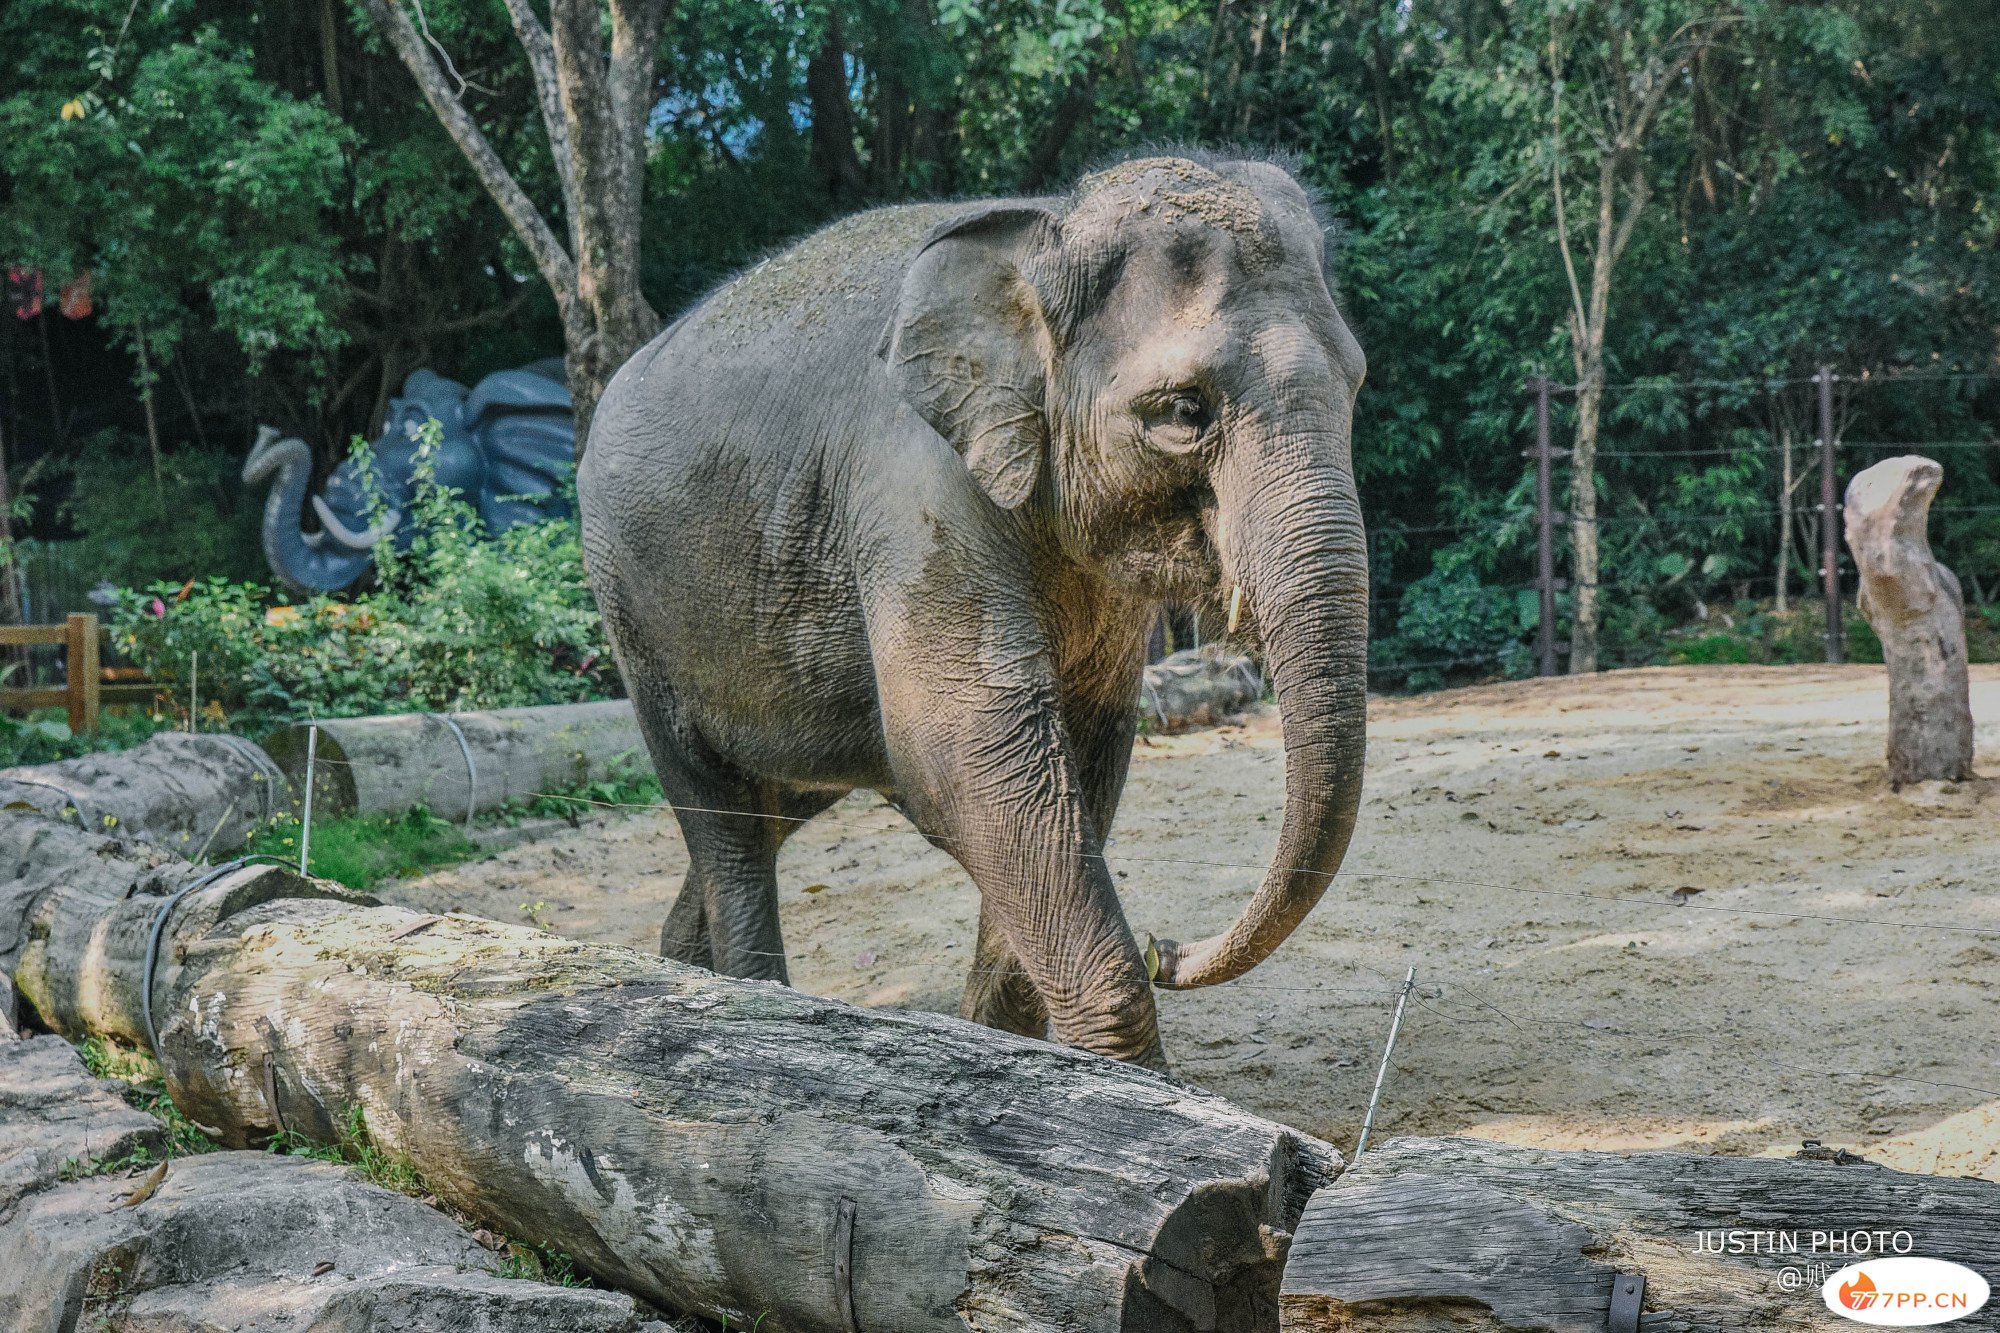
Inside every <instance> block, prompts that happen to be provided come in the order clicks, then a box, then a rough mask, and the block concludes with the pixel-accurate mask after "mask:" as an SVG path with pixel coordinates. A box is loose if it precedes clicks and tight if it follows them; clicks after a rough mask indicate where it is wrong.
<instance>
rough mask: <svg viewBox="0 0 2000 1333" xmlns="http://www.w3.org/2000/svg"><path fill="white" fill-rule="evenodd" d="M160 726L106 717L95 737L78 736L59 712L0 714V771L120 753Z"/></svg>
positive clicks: (149, 720)
mask: <svg viewBox="0 0 2000 1333" xmlns="http://www.w3.org/2000/svg"><path fill="white" fill-rule="evenodd" d="M163 725H165V723H164V721H163V720H162V719H159V718H153V717H148V716H146V715H144V714H131V713H106V714H104V716H103V718H102V719H101V720H100V723H99V725H98V729H97V730H96V731H95V732H94V733H92V734H90V735H88V736H78V735H75V734H73V733H72V732H71V731H70V729H69V723H68V721H66V720H65V718H64V714H63V712H62V710H61V709H55V708H49V709H42V710H40V711H38V712H36V713H33V714H30V715H29V716H28V717H26V718H17V717H8V716H7V715H6V714H4V713H0V768H12V767H13V766H14V765H16V764H52V763H55V762H56V761H57V760H61V759H74V758H76V757H77V756H78V755H84V754H92V753H94V752H96V751H99V750H123V749H126V748H128V747H130V746H134V745H137V744H139V743H140V742H141V741H143V740H145V739H146V738H147V737H148V736H151V735H152V734H153V733H154V732H155V731H158V730H159V729H160V728H161V727H162V726H163Z"/></svg>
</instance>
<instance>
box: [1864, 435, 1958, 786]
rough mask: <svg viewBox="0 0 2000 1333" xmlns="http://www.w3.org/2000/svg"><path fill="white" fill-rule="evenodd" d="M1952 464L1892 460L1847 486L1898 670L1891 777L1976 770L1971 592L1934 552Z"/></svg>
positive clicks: (1868, 611)
mask: <svg viewBox="0 0 2000 1333" xmlns="http://www.w3.org/2000/svg"><path fill="white" fill-rule="evenodd" d="M1943 480H1944V469H1943V468H1942V467H1940V466H1939V465H1938V464H1936V463H1934V462H1932V461H1931V460H1930V459H1928V458H1920V457H1918V456H1916V455H1914V454H1905V455H1903V456H1902V457H1900V458H1888V459H1884V460H1883V461H1882V462H1880V463H1877V464H1875V466H1873V467H1871V468H1868V469H1867V470H1866V471H1864V472H1861V473H1859V474H1857V475H1856V476H1855V478H1854V479H1853V480H1852V481H1850V482H1848V483H1847V502H1846V506H1845V509H1844V511H1843V512H1844V513H1845V515H1846V522H1847V547H1848V549H1849V550H1850V551H1852V552H1853V553H1854V565H1855V568H1856V569H1858V570H1859V571H1860V573H1861V599H1860V604H1861V614H1862V615H1863V616H1866V617H1867V619H1868V623H1869V625H1870V626H1872V627H1873V628H1874V630H1875V634H1876V637H1877V638H1879V639H1881V640H1882V660H1883V661H1884V662H1885V663H1886V664H1887V665H1888V668H1889V784H1890V785H1891V786H1892V787H1901V786H1902V785H1903V784H1904V783H1906V782H1929V781H1933V780H1936V779H1939V778H1942V779H1944V780H1946V781H1948V782H1960V781H1963V780H1965V779H1967V778H1970V777H1972V776H1973V772H1972V701H1971V692H1970V691H1971V684H1970V681H1969V680H1968V678H1967V673H1966V666H1965V598H1964V596H1963V594H1961V593H1960V591H1959V587H1958V579H1957V578H1955V577H1954V576H1953V575H1952V572H1951V571H1950V570H1949V569H1946V568H1945V567H1944V566H1943V565H1941V564H1939V563H1938V562H1937V559H1936V558H1935V557H1934V556H1932V555H1931V544H1930V538H1929V536H1928V535H1927V533H1926V528H1927V526H1928V524H1929V521H1930V509H1931V500H1932V498H1933V497H1935V496H1936V495H1937V491H1938V485H1939V484H1940V483H1941V482H1942V481H1943Z"/></svg>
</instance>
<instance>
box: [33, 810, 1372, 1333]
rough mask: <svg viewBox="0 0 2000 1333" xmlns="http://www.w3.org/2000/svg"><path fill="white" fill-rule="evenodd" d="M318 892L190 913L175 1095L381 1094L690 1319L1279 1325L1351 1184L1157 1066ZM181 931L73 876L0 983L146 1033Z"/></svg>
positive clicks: (347, 1097)
mask: <svg viewBox="0 0 2000 1333" xmlns="http://www.w3.org/2000/svg"><path fill="white" fill-rule="evenodd" d="M58 832H59V833H61V834H62V835H63V836H64V837H65V838H67V839H70V840H73V841H74V842H75V843H77V844H82V843H84V842H86V841H88V840H86V839H84V838H83V836H82V835H80V834H77V833H74V832H73V831H68V830H58ZM5 841H6V836H5V829H4V827H0V848H4V844H5ZM100 850H101V849H97V848H90V847H86V846H82V845H78V846H76V847H75V848H74V849H73V855H74V858H75V859H76V860H77V861H79V862H84V861H89V860H91V859H94V858H97V857H98V853H99V851H100ZM43 859H44V861H47V860H50V859H53V858H52V856H51V855H46V854H45V856H44V858H43ZM152 873H155V874H157V872H152ZM288 874H289V872H285V871H282V870H280V869H278V868H275V867H273V868H257V867H252V868H246V869H244V870H241V871H238V872H235V873H234V874H233V875H231V876H226V877H225V878H223V879H221V880H218V881H217V882H215V883H214V884H212V885H210V886H208V887H205V888H202V889H199V890H197V891H194V892H192V893H190V894H189V895H188V897H187V898H186V899H185V900H184V901H183V902H182V904H181V905H180V907H178V908H177V909H176V911H175V912H174V913H173V916H172V917H171V919H170V920H169V922H168V924H167V927H166V929H165V931H164V933H163V962H162V966H161V968H160V970H159V976H158V978H157V979H156V990H157V1002H156V1017H157V1019H158V1026H159V1044H158V1048H157V1049H158V1053H159V1056H160V1059H161V1063H162V1064H163V1065H164V1067H165V1069H166V1074H167V1082H168V1087H169V1089H170V1091H171V1092H172V1094H173V1098H174V1101H175V1103H176V1104H177V1105H178V1106H179V1107H180V1108H181V1109H182V1110H183V1112H184V1113H186V1114H187V1115H188V1116H189V1117H190V1118H191V1119H193V1120H194V1121H195V1122H196V1123H197V1124H200V1125H201V1126H203V1127H204V1128H205V1129H206V1130H207V1131H208V1132H210V1133H211V1134H212V1135H214V1136H215V1137H217V1138H218V1139H220V1140H221V1141H223V1142H225V1143H228V1144H231V1145H250V1144H254V1143H256V1142H259V1141H261V1140H262V1139H264V1138H266V1137H268V1136H269V1135H270V1134H271V1133H273V1132H274V1131H276V1130H277V1129H279V1128H280V1127H283V1128H285V1129H287V1130H290V1131H292V1132H295V1133H303V1134H306V1135H308V1136H311V1137H316V1138H328V1137H330V1136H332V1135H333V1133H334V1131H335V1128H336V1126H337V1125H340V1124H342V1123H344V1121H345V1118H346V1117H347V1116H348V1115H349V1114H350V1113H351V1108H355V1107H358V1108H360V1114H361V1116H362V1117H363V1120H364V1123H365V1125H366V1128H367V1132H368V1134H369V1136H370V1138H371V1140H372V1141H373V1142H375V1143H376V1144H378V1145H380V1146H381V1147H382V1148H383V1149H385V1150H386V1151H390V1152H393V1153H397V1154H400V1155H402V1156H405V1157H407V1158H408V1159H409V1161H410V1162H411V1163H412V1164H413V1165H414V1166H415V1168H416V1169H418V1170H419V1171H421V1172H422V1174H423V1177H424V1179H425V1181H426V1182H427V1184H428V1187H429V1188H430V1189H431V1190H432V1191H434V1192H435V1193H436V1195H437V1196H438V1197H439V1198H440V1199H442V1200H444V1201H445V1202H447V1203H449V1204H450V1205H452V1206H453V1207H455V1208H457V1209H459V1210H461V1211H463V1212H464V1213H466V1214H467V1215H469V1216H471V1217H473V1218H476V1219H478V1220H479V1221H480V1222H481V1223H482V1224H484V1225H487V1226H490V1227H492V1228H493V1229H494V1230H497V1231H502V1232H505V1233H507V1234H509V1235H513V1236H517V1237H523V1238H528V1239H532V1240H534V1241H536V1242H538V1243H542V1244H547V1245H551V1246H554V1247H556V1248H558V1249H561V1250H563V1251H565V1252H567V1253H569V1254H571V1255H572V1256H574V1257H575V1259H576V1260H577V1261H578V1263H579V1265H580V1266H582V1267H583V1268H585V1269H586V1270H588V1271H589V1272H591V1273H593V1274H595V1275H596V1276H597V1277H599V1278H600V1279H602V1280H604V1281H606V1282H608V1283H610V1284H612V1285H614V1286H617V1287H620V1288H623V1289H625V1290H628V1291H631V1292H633V1293H635V1294H637V1295H639V1296H642V1297H644V1298H646V1299H648V1300H652V1301H654V1302H657V1303H659V1304H661V1305H664V1306H667V1307H670V1308H674V1309H679V1310H686V1311H692V1312H698V1313H701V1314H705V1315H709V1316H711V1317H717V1318H719V1317H722V1316H724V1315H726V1316H728V1317H729V1318H730V1319H731V1320H732V1321H736V1322H750V1321H754V1320H756V1319H757V1318H758V1317H759V1316H768V1317H769V1318H770V1320H771V1322H772V1324H773V1325H774V1326H776V1327H779V1328H783V1329H786V1330H792V1331H796V1333H811V1331H812V1330H824V1331H826V1333H854V1331H855V1330H858V1329H866V1330H868V1333H895V1331H897V1330H943V1329H967V1328H971V1329H979V1330H999V1329H1030V1328H1032V1329H1051V1330H1073V1329H1074V1330H1081V1329H1148V1330H1169V1331H1171V1330H1179V1329H1187V1330H1195V1329H1201V1330H1207V1329H1218V1330H1221V1329H1227V1330H1250V1329H1270V1328H1273V1327H1275V1325H1276V1322H1277V1282H1278V1276H1279V1272H1280V1270H1281V1267H1282V1265H1283V1261H1284V1254H1285V1248H1286V1244H1287V1241H1288V1239H1289V1233H1290V1229H1291V1226H1292V1224H1293V1222H1294V1221H1295V1220H1296V1218H1297V1215H1298V1210H1299V1209H1300V1208H1301V1207H1302V1206H1303V1205H1304V1202H1305V1199H1306V1197H1307V1196H1308V1195H1309V1194H1310V1193H1311V1191H1312V1190H1313V1189H1315V1188H1317V1187H1318V1186H1319V1185H1320V1184H1322V1183H1324V1182H1325V1181H1326V1180H1328V1179H1330V1178H1331V1177H1332V1175H1333V1174H1334V1173H1335V1172H1336V1171H1337V1170H1338V1166H1339V1156H1338V1154H1337V1153H1336V1152H1335V1151H1334V1149H1332V1148H1331V1147H1330V1146H1328V1145H1326V1144H1324V1143H1321V1142H1319V1141H1318V1140H1315V1139H1312V1138H1310V1137H1308V1136H1305V1135H1301V1134H1298V1133H1296V1132H1294V1131H1292V1130H1289V1129H1286V1128H1284V1127H1283V1126H1280V1125H1276V1124H1272V1123H1270V1122H1268V1121H1264V1120H1260V1119H1258V1118H1256V1117H1254V1116H1251V1115H1248V1114H1246V1113H1244V1112H1242V1111H1240V1110H1238V1109H1236V1108H1235V1107H1233V1106H1230V1105H1229V1104H1228V1103H1226V1102H1223V1101H1221V1100H1219V1099H1217V1098H1214V1097H1211V1096H1208V1095H1206V1094H1203V1093H1200V1092H1197V1091H1194V1090H1191V1089H1188V1088H1185V1087H1182V1086H1180V1085H1177V1084H1175V1083H1173V1082H1171V1081H1170V1080H1168V1079H1165V1078H1163V1077H1160V1076H1158V1075H1155V1074H1152V1073H1149V1072H1146V1071H1143V1070H1139V1069H1135V1068H1133V1067H1131V1066H1129V1065H1123V1064H1118V1063H1115V1062H1113V1061H1109V1060H1104V1059H1100V1058H1098V1057H1095V1056H1090V1055H1086V1054H1084V1053H1082V1052H1078V1051H1074V1050H1068V1049H1064V1048H1061V1047H1056V1046H1051V1045H1047V1044H1045V1043H1042V1042H1037V1041H1032V1040H1028V1039H1025V1038H1019V1037H1013V1036H1009V1035H1006V1034H1002V1033H998V1032H995V1031H993V1030H991V1029H988V1028H982V1027H977V1026H973V1025H971V1024H967V1023H962V1022H960V1021H958V1020H956V1019H952V1018H946V1017H942V1016H939V1015H932V1014H921V1013H893V1012H883V1011H871V1010H863V1009H856V1008H852V1007H850V1006H847V1005H843V1004H838V1003H835V1002H832V1001H828V1000H821V999H816V998H814V997H811V996H807V995H803V994H800V993H798V992H795V991H792V990H788V989H785V988H783V987H781V986H777V985H775V984H763V983H758V982H747V981H737V980H731V979H726V978H720V977H717V976H715V975H713V974H711V973H708V972H705V971H702V970H700V969H698V968H692V967H687V966H684V965H681V964H678V963H673V962H669V961H667V960H664V959H661V958H656V957H653V956H651V955H646V954H640V953H636V952H632V951H629V950H624V949H616V948H608V947H603V946H597V945H588V944H581V943H577V942H573V941H568V940H563V939H558V938H556V937H553V936H549V935H545V934H542V933H540V932H537V931H533V930H527V929H523V928H519V927H513V926H506V925H500V924H497V923H493V922H488V921H481V920H477V919H473V918H466V917H458V916H447V917H439V918H433V919H427V918H422V917H418V916H416V915H415V914H413V913H411V912H407V911H403V910H401V909H398V908H389V907H361V906H357V905H354V904H351V903H347V902H340V901H336V900H333V899H330V898H328V899H319V900H306V899H297V898H279V899H273V900H266V901H261V902H256V901H254V900H255V899H257V898H258V897H259V896H260V895H264V894H266V893H267V892H268V890H269V889H271V888H272V887H273V886H274V885H275V884H276V883H278V882H279V880H278V879H277V877H278V876H286V875H288ZM153 910H154V909H153V906H152V905H151V904H149V903H148V902H146V901H144V900H128V899H118V900H114V901H110V902H107V901H106V900H105V899H104V898H103V897H102V896H101V895H100V894H95V893H90V892H84V891H76V890H71V889H69V888H68V887H66V886H65V885H63V884H61V883H50V884H49V885H48V886H47V887H46V888H44V889H42V890H41V891H40V892H38V893H37V894H36V895H35V903H34V904H33V905H32V906H31V907H30V908H29V909H27V910H26V911H25V913H24V915H25V917H26V918H27V919H28V920H29V921H30V922H31V923H46V925H47V929H46V931H45V932H42V933H38V928H37V927H35V926H33V925H31V927H30V929H28V930H27V931H25V932H24V933H23V935H24V937H23V939H22V940H21V942H20V944H19V946H18V948H17V949H16V951H15V953H14V955H13V957H12V958H11V960H9V959H8V958H7V955H5V954H4V953H0V962H9V961H11V966H12V969H13V972H14V976H15V979H16V981H17V982H18V984H19V987H20V991H21V994H22V997H23V999H24V1000H26V1001H27V1002H28V1003H30V1004H32V1005H33V1006H34V1008H35V1010H36V1012H37V1013H38V1014H39V1016H40V1018H41V1019H42V1021H43V1022H45V1023H46V1024H48V1025H49V1026H51V1027H53V1028H55V1029H56V1030H57V1031H60V1032H64V1033H66V1034H72V1035H80V1034H81V1033H82V1032H83V1031H85V1030H109V1029H112V1028H117V1029H119V1030H121V1031H129V1026H130V1015H131V1014H132V1013H134V1012H135V1011H137V1009H138V1008H139V999H138V996H137V991H138V989H139V987H140V985H141V982H140V977H141V970H140V968H139V967H138V966H135V964H134V962H133V959H132V957H131V954H130V951H129V949H127V948H125V947H122V946H117V945H115V943H114V942H116V941H120V940H131V939H133V938H135V931H134V929H133V926H132V924H131V923H132V921H133V920H135V919H140V918H143V919H146V920H151V918H152V913H153ZM56 923H64V924H63V925H62V926H61V929H60V931H58V930H57V928H56ZM59 936H60V937H61V938H59ZM78 939H88V940H90V941H93V942H94V943H93V944H92V946H91V947H85V948H78V947H74V945H73V944H72V943H66V942H65V941H75V940H78Z"/></svg>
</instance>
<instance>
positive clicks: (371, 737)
mask: <svg viewBox="0 0 2000 1333" xmlns="http://www.w3.org/2000/svg"><path fill="white" fill-rule="evenodd" d="M318 726H319V750H318V756H317V757H318V762H317V764H316V765H315V769H316V776H315V778H314V780H313V811H314V813H315V815H319V814H328V815H339V814H363V815H378V814H401V813H402V812H403V811H405V810H408V809H410V808H411V807H413V806H419V805H421V806H425V807H427V808H428V809H429V810H431V811H432V813H434V814H437V815H441V816H443V817H444V818H446V819H463V818H465V817H466V816H467V815H468V814H484V813H487V812H488V811H492V810H497V809H499V808H500V807H501V806H503V805H506V804H508V803H509V802H511V801H517V800H521V799H522V798H524V797H529V796H533V795H535V794H536V793H538V792H551V791H567V790H569V789H571V788H573V787H577V786H579V785H581V784H583V783H586V782H597V781H601V780H602V779H604V778H606V777H612V776H618V775H620V774H621V773H623V772H624V771H626V770H627V769H628V768H630V769H635V770H636V771H638V772H641V773H646V772H651V771H652V761H651V760H650V759H649V758H647V756H646V749H645V741H644V739H643V738H642V737H641V736H640V735H639V723H638V720H637V719H636V718H635V717H634V716H633V714H632V704H631V701H630V700H627V699H611V700H605V701H603V702H600V703H588V704H554V705H550V706H548V707H541V708H502V709H497V710H495V711H492V712H485V713H398V714H391V715H388V716H385V717H351V718H336V719H333V720H330V721H326V722H321V723H319V724H318ZM454 728H455V729H454ZM307 730H308V728H306V727H304V726H296V727H288V728H286V729H285V730H283V731H280V732H278V733H277V734H276V735H274V736H272V737H271V738H270V739H269V740H267V741H266V742H265V746H266V748H268V749H269V750H270V752H271V757H272V758H274V759H276V760H277V761H278V764H279V766H280V767H281V768H282V769H283V770H284V772H285V775H286V776H287V777H288V778H290V779H291V783H292V786H293V788H294V790H297V791H301V792H302V791H304V790H305V773H306V748H307V746H306V733H307Z"/></svg>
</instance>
